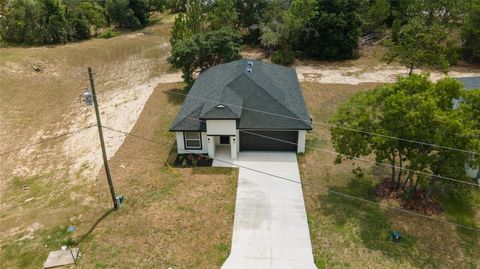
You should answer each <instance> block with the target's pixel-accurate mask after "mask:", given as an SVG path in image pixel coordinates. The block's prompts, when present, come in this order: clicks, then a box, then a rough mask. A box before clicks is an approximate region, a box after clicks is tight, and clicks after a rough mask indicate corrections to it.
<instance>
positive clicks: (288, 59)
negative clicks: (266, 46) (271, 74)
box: [271, 50, 295, 65]
mask: <svg viewBox="0 0 480 269" xmlns="http://www.w3.org/2000/svg"><path fill="white" fill-rule="evenodd" d="M271 60H272V62H273V63H276V64H281V65H290V64H292V63H293V61H294V60H295V55H294V54H293V52H291V51H285V50H277V51H275V52H274V53H273V54H272V57H271Z"/></svg>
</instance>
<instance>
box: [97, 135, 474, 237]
mask: <svg viewBox="0 0 480 269" xmlns="http://www.w3.org/2000/svg"><path fill="white" fill-rule="evenodd" d="M102 127H103V128H106V129H109V130H111V131H115V132H119V133H123V134H126V135H128V136H132V137H135V138H138V139H141V140H144V141H147V142H151V143H155V144H159V145H165V143H162V142H160V141H156V140H153V139H150V138H146V137H143V136H140V135H136V134H133V133H131V132H127V131H122V130H117V129H115V128H112V127H108V126H102ZM185 151H186V152H188V153H189V154H193V155H197V156H199V155H201V154H198V153H195V152H192V151H189V150H185ZM212 159H213V160H216V161H218V162H222V163H225V164H229V165H232V166H233V167H239V168H244V169H247V170H250V171H253V172H257V173H261V174H264V175H268V176H271V177H274V178H276V179H281V180H284V181H288V182H291V183H294V184H300V185H301V186H302V187H303V186H313V185H311V184H306V183H302V182H301V181H297V180H294V179H291V178H287V177H283V176H279V175H275V174H272V173H268V172H265V171H262V170H258V169H254V168H251V167H248V166H245V165H240V164H237V163H234V162H229V161H226V160H221V159H218V158H216V157H213V158H212ZM326 191H327V192H329V193H332V194H335V195H339V196H342V197H344V198H350V199H353V200H357V201H362V202H365V203H369V204H375V205H378V206H384V207H385V208H388V209H391V210H395V211H399V212H402V213H406V214H411V215H413V216H417V217H422V218H425V219H429V220H434V221H437V222H443V223H446V224H450V225H453V226H456V227H459V228H464V229H468V230H471V231H474V232H480V229H478V228H475V227H471V226H466V225H462V224H459V223H455V222H451V221H448V220H444V219H440V218H436V217H432V216H428V215H425V214H420V213H416V212H413V211H410V210H406V209H403V208H399V207H394V206H388V205H382V204H380V203H378V202H375V201H371V200H367V199H363V198H361V197H357V196H353V195H349V194H346V193H342V192H338V191H334V190H330V189H326Z"/></svg>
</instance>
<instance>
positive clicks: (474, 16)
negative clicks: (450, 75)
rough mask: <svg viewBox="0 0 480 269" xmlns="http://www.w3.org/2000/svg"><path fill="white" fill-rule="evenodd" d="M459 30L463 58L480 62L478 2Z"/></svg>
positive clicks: (479, 7)
mask: <svg viewBox="0 0 480 269" xmlns="http://www.w3.org/2000/svg"><path fill="white" fill-rule="evenodd" d="M461 30H462V41H463V46H464V55H465V58H466V59H467V60H469V61H472V62H480V2H479V3H476V4H474V5H472V8H471V9H470V11H469V13H468V15H467V18H466V19H465V24H464V25H463V27H462V29H461Z"/></svg>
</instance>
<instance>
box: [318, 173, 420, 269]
mask: <svg viewBox="0 0 480 269" xmlns="http://www.w3.org/2000/svg"><path fill="white" fill-rule="evenodd" d="M330 190H332V191H335V192H338V193H343V194H347V195H351V196H355V197H358V198H361V199H365V200H369V201H376V198H375V194H374V183H373V181H371V180H367V179H364V178H352V180H351V181H350V182H349V183H348V184H347V185H346V186H342V187H331V188H330ZM319 199H320V204H321V205H322V207H321V208H320V209H319V210H321V211H322V213H323V214H325V215H328V216H330V217H331V218H332V220H333V222H334V225H336V226H338V227H339V228H343V227H345V226H347V225H350V224H353V226H355V227H358V229H355V230H354V232H356V233H358V234H356V235H354V237H356V238H359V239H360V241H361V242H362V244H363V245H364V246H365V247H367V248H369V249H373V250H377V251H380V252H382V253H383V254H384V255H386V256H389V257H392V258H394V259H402V258H405V257H408V258H409V259H410V261H411V262H412V263H417V262H420V261H418V257H415V256H412V255H413V254H412V253H414V251H412V250H413V248H414V243H415V239H414V238H413V237H411V236H409V235H408V234H407V233H406V232H405V231H403V230H402V228H401V227H394V226H392V224H391V223H390V221H389V220H388V218H387V216H386V213H385V212H384V211H383V210H382V209H381V208H380V206H379V205H377V204H371V203H367V202H362V201H359V200H355V199H351V198H348V197H344V196H341V195H339V194H335V193H333V192H329V193H328V194H327V195H324V196H320V197H319ZM347 228H348V231H350V230H351V229H350V227H347ZM339 230H343V229H339ZM392 231H400V232H401V236H402V239H401V241H400V242H398V243H394V242H392V240H391V238H390V234H391V232H392Z"/></svg>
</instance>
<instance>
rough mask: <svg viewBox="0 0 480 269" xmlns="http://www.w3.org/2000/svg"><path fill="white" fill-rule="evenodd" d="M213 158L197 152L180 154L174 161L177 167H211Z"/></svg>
mask: <svg viewBox="0 0 480 269" xmlns="http://www.w3.org/2000/svg"><path fill="white" fill-rule="evenodd" d="M212 163H213V159H210V158H208V156H205V155H197V154H178V155H177V157H176V158H175V161H174V162H173V166H175V167H182V168H183V167H185V168H187V167H210V166H212Z"/></svg>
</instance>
